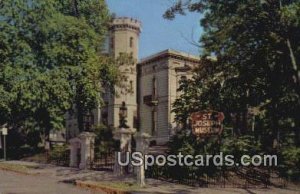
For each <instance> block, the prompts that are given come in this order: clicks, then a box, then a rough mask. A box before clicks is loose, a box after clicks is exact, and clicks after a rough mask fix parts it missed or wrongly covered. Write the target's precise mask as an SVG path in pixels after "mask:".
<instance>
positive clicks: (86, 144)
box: [79, 132, 96, 169]
mask: <svg viewBox="0 0 300 194" xmlns="http://www.w3.org/2000/svg"><path fill="white" fill-rule="evenodd" d="M95 137H96V135H95V134H94V133H91V132H82V133H81V134H80V135H79V138H80V140H81V160H80V164H79V168H80V169H86V168H87V167H88V165H89V164H90V162H91V161H93V160H94V147H93V145H94V143H95Z"/></svg>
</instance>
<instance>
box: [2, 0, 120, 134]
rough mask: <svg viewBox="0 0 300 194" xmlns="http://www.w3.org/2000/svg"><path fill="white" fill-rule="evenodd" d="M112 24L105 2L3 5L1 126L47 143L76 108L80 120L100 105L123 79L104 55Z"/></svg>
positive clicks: (18, 0) (14, 0)
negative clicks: (34, 133) (34, 132)
mask: <svg viewBox="0 0 300 194" xmlns="http://www.w3.org/2000/svg"><path fill="white" fill-rule="evenodd" d="M74 10H76V12H75V11H74ZM109 22H110V14H109V11H108V9H107V6H106V4H105V2H104V0H92V1H54V0H45V1H38V0H11V1H4V2H1V6H0V59H1V61H0V75H1V76H0V94H1V95H2V96H3V97H1V100H0V115H1V120H0V123H8V125H9V127H10V128H15V129H20V130H27V129H33V128H35V129H38V130H39V131H40V132H41V133H43V134H44V135H45V137H46V138H47V137H48V134H49V131H50V130H59V129H61V128H63V125H64V114H65V113H66V112H67V111H68V110H70V109H72V106H73V105H74V104H75V105H76V108H78V109H79V110H80V113H81V114H80V115H83V114H84V113H85V112H86V111H88V110H91V109H92V108H94V107H96V106H97V105H99V104H100V103H101V96H100V91H102V84H103V83H108V82H109V83H110V85H113V84H114V83H115V81H116V80H117V76H118V70H117V68H116V65H114V61H113V60H112V59H110V58H108V57H106V56H105V55H103V54H102V53H103V48H104V47H103V46H104V39H105V35H106V32H107V29H108V26H109ZM81 119H82V117H81V118H79V119H78V120H79V124H80V123H82V122H81Z"/></svg>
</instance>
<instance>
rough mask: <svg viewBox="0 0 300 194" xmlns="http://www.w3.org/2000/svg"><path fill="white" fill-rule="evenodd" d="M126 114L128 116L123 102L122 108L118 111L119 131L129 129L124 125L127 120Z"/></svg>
mask: <svg viewBox="0 0 300 194" xmlns="http://www.w3.org/2000/svg"><path fill="white" fill-rule="evenodd" d="M127 114H128V110H127V107H126V104H125V102H122V106H121V107H120V110H119V118H120V126H119V128H120V129H122V128H123V129H124V128H125V129H127V128H129V126H128V125H127V124H126V123H127V120H126V118H127Z"/></svg>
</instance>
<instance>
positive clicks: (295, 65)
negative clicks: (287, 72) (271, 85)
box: [286, 39, 300, 85]
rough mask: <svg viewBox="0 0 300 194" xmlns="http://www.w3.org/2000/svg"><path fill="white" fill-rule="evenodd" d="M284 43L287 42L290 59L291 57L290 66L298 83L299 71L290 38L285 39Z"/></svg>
mask: <svg viewBox="0 0 300 194" xmlns="http://www.w3.org/2000/svg"><path fill="white" fill-rule="evenodd" d="M286 44H287V47H288V49H289V54H290V59H291V63H292V67H293V70H294V71H295V81H296V83H297V84H298V85H299V81H300V71H299V69H298V66H297V62H296V57H295V55H294V51H293V48H292V45H291V42H290V39H287V40H286Z"/></svg>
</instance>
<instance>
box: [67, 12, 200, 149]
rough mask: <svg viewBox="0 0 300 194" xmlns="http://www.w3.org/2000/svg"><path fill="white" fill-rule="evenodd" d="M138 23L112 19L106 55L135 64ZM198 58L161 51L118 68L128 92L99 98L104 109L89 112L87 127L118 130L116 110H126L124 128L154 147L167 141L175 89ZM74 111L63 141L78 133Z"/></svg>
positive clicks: (124, 18)
mask: <svg viewBox="0 0 300 194" xmlns="http://www.w3.org/2000/svg"><path fill="white" fill-rule="evenodd" d="M140 33H141V22H140V21H138V20H136V19H132V18H127V17H120V18H115V19H114V20H113V22H112V25H111V28H110V33H109V36H108V53H109V54H110V55H111V56H113V57H115V58H117V57H119V55H120V54H121V53H127V54H130V55H132V56H133V58H134V59H136V61H138V50H139V36H140ZM199 61H200V59H199V57H196V56H192V55H189V54H186V53H183V52H178V51H174V50H165V51H162V52H159V53H157V54H154V55H151V56H149V57H146V58H144V59H141V60H140V61H139V62H138V63H135V64H134V65H133V66H127V65H126V64H125V65H124V66H122V67H120V71H121V72H122V74H123V75H126V76H127V82H128V84H129V85H130V88H131V92H130V93H126V92H125V93H123V92H122V88H118V87H116V88H115V91H116V94H117V95H113V94H112V93H111V92H110V91H109V90H107V91H106V92H105V93H104V94H103V98H104V102H105V103H104V106H102V107H99V108H97V109H95V110H94V111H93V112H92V123H91V124H100V123H103V124H106V125H108V126H112V127H115V128H118V126H119V124H120V118H119V114H120V108H121V106H122V104H125V105H126V107H127V110H128V111H127V118H126V119H127V125H128V126H129V127H130V128H136V129H137V130H141V131H144V132H148V133H149V134H150V135H152V139H153V140H155V141H156V142H157V144H163V143H165V142H166V141H168V139H169V137H170V135H172V134H173V132H174V130H175V129H176V124H175V123H174V113H172V112H171V110H172V103H173V102H174V100H175V99H176V97H177V96H178V95H179V94H178V92H177V88H178V86H179V80H180V79H188V78H190V77H191V76H192V72H191V69H192V68H193V67H194V66H196V65H197V64H199ZM76 118H77V115H76V111H75V113H74V114H73V115H70V114H68V115H67V116H66V130H67V137H74V136H76V135H77V134H78V133H79V130H78V125H77V120H76Z"/></svg>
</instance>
